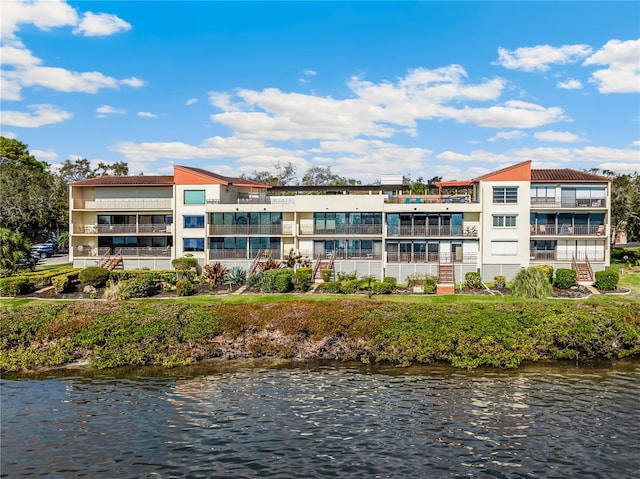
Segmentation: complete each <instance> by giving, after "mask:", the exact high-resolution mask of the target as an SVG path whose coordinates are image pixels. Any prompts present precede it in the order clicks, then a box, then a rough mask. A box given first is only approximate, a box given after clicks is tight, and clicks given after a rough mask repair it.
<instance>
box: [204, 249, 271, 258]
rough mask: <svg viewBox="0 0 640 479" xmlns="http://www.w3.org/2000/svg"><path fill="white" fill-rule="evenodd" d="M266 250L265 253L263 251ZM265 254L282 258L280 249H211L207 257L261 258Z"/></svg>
mask: <svg viewBox="0 0 640 479" xmlns="http://www.w3.org/2000/svg"><path fill="white" fill-rule="evenodd" d="M264 252H266V253H264ZM265 254H266V257H271V258H272V259H278V260H279V259H282V255H281V254H280V250H275V249H274V250H250V251H247V250H246V249H211V250H209V255H208V256H209V259H210V260H221V259H253V260H255V258H256V257H257V256H258V255H260V257H261V258H262V257H263V255H265Z"/></svg>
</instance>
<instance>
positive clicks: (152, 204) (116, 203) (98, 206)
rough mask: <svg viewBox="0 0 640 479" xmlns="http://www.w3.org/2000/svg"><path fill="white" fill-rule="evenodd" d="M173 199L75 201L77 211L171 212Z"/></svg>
mask: <svg viewBox="0 0 640 479" xmlns="http://www.w3.org/2000/svg"><path fill="white" fill-rule="evenodd" d="M171 202H172V200H171V198H117V199H108V200H107V199H99V200H74V201H73V208H74V209H76V210H109V211H110V210H170V209H171Z"/></svg>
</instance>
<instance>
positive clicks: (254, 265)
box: [247, 249, 262, 276]
mask: <svg viewBox="0 0 640 479" xmlns="http://www.w3.org/2000/svg"><path fill="white" fill-rule="evenodd" d="M261 257H262V250H261V249H260V250H258V253H257V254H256V257H255V258H253V262H252V263H251V267H250V268H249V271H248V272H247V276H251V275H252V274H253V273H254V272H255V270H256V268H257V267H258V263H259V262H260V258H261Z"/></svg>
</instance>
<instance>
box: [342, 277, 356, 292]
mask: <svg viewBox="0 0 640 479" xmlns="http://www.w3.org/2000/svg"><path fill="white" fill-rule="evenodd" d="M359 288H360V281H358V280H357V279H349V280H347V281H341V283H340V290H341V291H342V292H343V293H344V294H354V293H355V292H357V291H358V289H359Z"/></svg>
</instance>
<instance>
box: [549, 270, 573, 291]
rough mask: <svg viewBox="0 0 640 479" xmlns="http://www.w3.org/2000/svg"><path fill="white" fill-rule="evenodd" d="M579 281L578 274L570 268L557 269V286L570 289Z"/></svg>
mask: <svg viewBox="0 0 640 479" xmlns="http://www.w3.org/2000/svg"><path fill="white" fill-rule="evenodd" d="M577 282H578V274H577V273H576V272H575V271H574V270H572V269H569V268H558V269H557V270H556V279H555V281H554V284H555V286H556V288H560V289H569V288H570V287H571V286H575V285H576V283H577Z"/></svg>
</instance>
